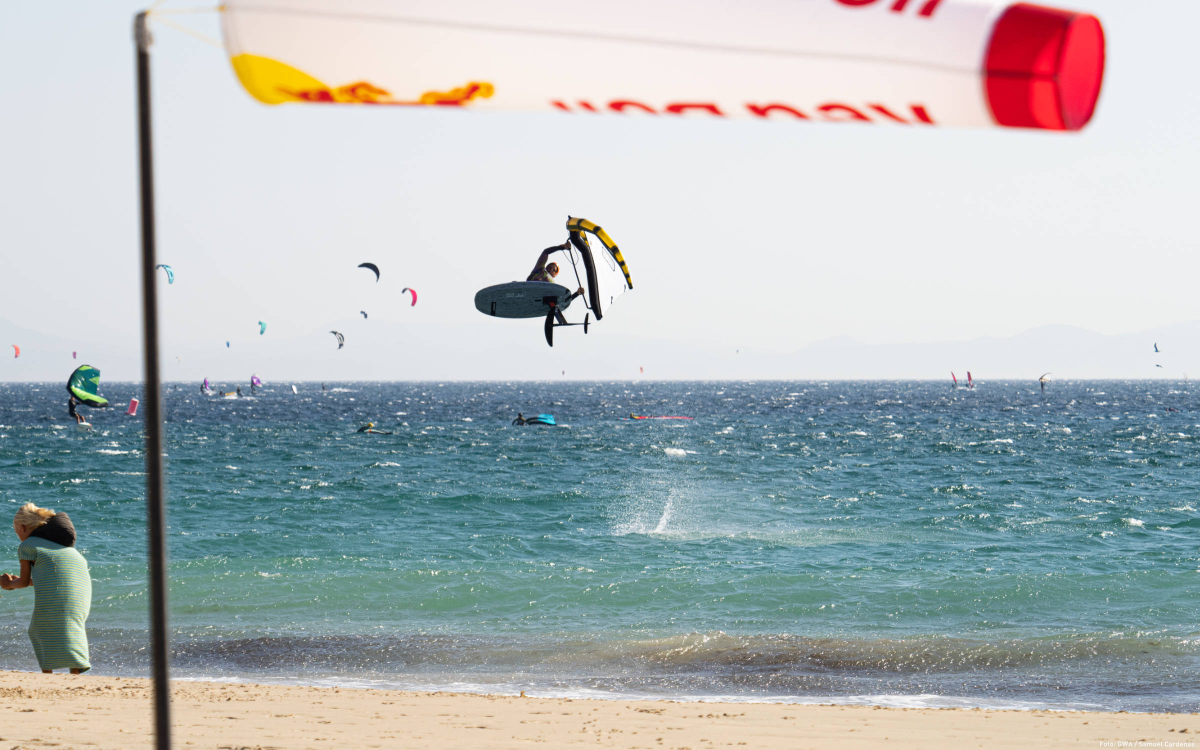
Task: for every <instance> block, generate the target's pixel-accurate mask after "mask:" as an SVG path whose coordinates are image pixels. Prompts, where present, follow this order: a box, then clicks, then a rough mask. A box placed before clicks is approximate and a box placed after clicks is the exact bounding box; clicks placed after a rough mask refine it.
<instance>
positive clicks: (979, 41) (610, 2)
mask: <svg viewBox="0 0 1200 750" xmlns="http://www.w3.org/2000/svg"><path fill="white" fill-rule="evenodd" d="M223 23H224V31H225V44H226V48H227V50H228V53H229V56H230V58H231V60H232V62H233V66H234V69H235V71H236V72H237V74H238V77H239V79H240V80H241V82H242V84H243V85H244V86H245V87H246V89H247V90H248V91H249V92H250V93H251V94H252V95H253V96H254V97H255V98H257V99H259V100H260V101H262V102H265V103H269V104H278V103H283V102H316V103H355V104H376V105H379V104H384V105H401V106H421V105H431V106H455V107H470V108H478V109H508V110H554V111H559V112H564V113H574V114H578V115H588V116H591V115H606V116H614V115H625V116H635V115H636V116H656V117H709V118H713V117H716V118H721V117H741V118H751V119H771V120H775V119H778V120H796V121H801V122H803V121H806V120H807V121H836V122H860V123H880V124H892V125H910V126H917V127H929V126H936V125H953V126H989V125H1000V126H1008V127H1027V128H1042V129H1049V130H1078V129H1080V128H1082V127H1083V126H1084V125H1086V124H1087V122H1088V121H1089V120H1090V119H1091V116H1092V113H1093V111H1094V109H1095V105H1096V101H1097V99H1098V97H1099V95H1100V88H1101V83H1102V80H1103V77H1104V32H1103V29H1102V28H1101V25H1100V22H1099V21H1098V20H1097V19H1096V18H1095V17H1093V16H1090V15H1087V14H1082V13H1074V12H1071V11H1064V10H1057V9H1054V8H1047V7H1043V6H1038V5H1031V4H1027V3H1016V4H1012V3H1006V2H988V1H987V0H739V1H738V2H729V0H605V2H603V3H595V2H587V3H584V2H582V1H581V0H512V1H510V2H498V1H496V0H438V2H429V1H428V0H423V1H418V0H226V2H225V4H224V18H223Z"/></svg>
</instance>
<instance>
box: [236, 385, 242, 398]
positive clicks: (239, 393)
mask: <svg viewBox="0 0 1200 750" xmlns="http://www.w3.org/2000/svg"><path fill="white" fill-rule="evenodd" d="M237 395H238V397H239V398H240V397H241V395H242V387H241V386H240V385H239V386H238V387H237Z"/></svg>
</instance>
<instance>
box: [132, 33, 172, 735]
mask: <svg viewBox="0 0 1200 750" xmlns="http://www.w3.org/2000/svg"><path fill="white" fill-rule="evenodd" d="M133 38H134V42H135V43H136V45H137V88H138V165H139V167H140V172H141V204H142V206H141V207H142V356H143V358H144V360H145V368H146V369H145V377H144V381H145V386H144V388H145V390H144V391H143V393H142V406H143V409H144V412H143V414H144V417H143V418H144V422H145V430H146V531H147V533H148V535H149V546H148V554H149V558H150V560H149V563H150V666H151V672H152V674H153V677H154V740H155V745H154V746H155V748H157V750H170V747H171V683H170V664H169V662H168V656H169V653H170V651H169V645H168V638H169V635H168V632H167V539H166V536H167V535H166V527H167V510H166V504H165V502H164V493H163V459H162V454H163V450H162V443H163V441H162V427H163V424H162V378H161V375H160V374H159V368H158V288H157V286H156V283H157V281H158V279H157V278H155V275H154V272H155V262H154V260H155V257H154V256H155V253H154V162H153V155H154V148H153V144H152V143H151V140H150V32H149V30H147V29H146V12H145V11H143V12H141V13H138V14H137V16H136V17H135V18H134V21H133Z"/></svg>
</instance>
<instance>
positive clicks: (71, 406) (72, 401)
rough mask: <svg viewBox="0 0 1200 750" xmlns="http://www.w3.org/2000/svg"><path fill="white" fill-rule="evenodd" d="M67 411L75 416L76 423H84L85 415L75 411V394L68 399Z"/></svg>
mask: <svg viewBox="0 0 1200 750" xmlns="http://www.w3.org/2000/svg"><path fill="white" fill-rule="evenodd" d="M67 413H68V414H70V415H71V416H72V417H74V418H75V422H76V423H78V424H83V415H82V414H79V413H78V412H76V411H75V397H74V396H71V398H70V400H68V401H67Z"/></svg>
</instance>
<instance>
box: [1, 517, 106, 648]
mask: <svg viewBox="0 0 1200 750" xmlns="http://www.w3.org/2000/svg"><path fill="white" fill-rule="evenodd" d="M17 553H18V556H19V557H20V558H21V559H22V560H29V561H30V562H32V563H33V592H34V596H33V619H31V620H30V622H29V640H30V641H32V642H33V652H34V653H35V654H36V655H37V660H38V666H40V667H41V668H42V669H79V670H82V671H84V672H86V671H87V670H89V669H91V668H92V665H91V663H90V662H89V661H88V641H87V630H86V628H85V624H86V623H87V618H88V612H89V611H90V610H91V608H92V577H91V575H90V574H89V573H88V564H87V560H85V559H84V558H83V555H81V554H79V552H78V551H77V550H76V549H75V548H74V547H64V546H62V545H61V544H55V543H54V542H51V541H50V540H48V539H41V538H39V537H34V536H31V537H29V538H28V539H26V540H25V541H23V542H21V546H20V547H18V548H17Z"/></svg>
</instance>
